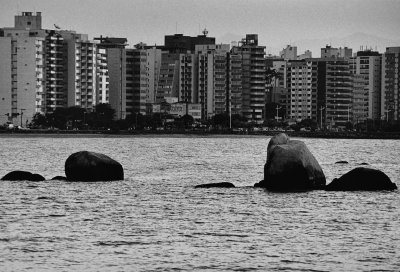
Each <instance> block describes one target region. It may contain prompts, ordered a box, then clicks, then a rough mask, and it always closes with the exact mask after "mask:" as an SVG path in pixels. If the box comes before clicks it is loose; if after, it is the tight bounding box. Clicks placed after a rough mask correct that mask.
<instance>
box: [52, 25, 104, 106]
mask: <svg viewBox="0 0 400 272" xmlns="http://www.w3.org/2000/svg"><path fill="white" fill-rule="evenodd" d="M59 33H60V35H61V36H62V37H63V39H64V43H65V46H66V57H67V77H66V89H67V97H68V99H67V106H68V107H72V106H78V107H81V108H84V109H86V110H89V111H92V110H93V109H94V106H95V104H96V100H97V93H96V86H97V83H96V79H97V78H96V57H97V54H96V51H97V50H96V44H95V42H94V41H91V40H89V39H88V35H87V34H78V33H76V32H75V31H59Z"/></svg>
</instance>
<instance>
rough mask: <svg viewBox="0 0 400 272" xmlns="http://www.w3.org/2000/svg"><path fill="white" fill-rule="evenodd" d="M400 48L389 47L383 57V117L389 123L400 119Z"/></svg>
mask: <svg viewBox="0 0 400 272" xmlns="http://www.w3.org/2000/svg"><path fill="white" fill-rule="evenodd" d="M399 63H400V47H387V48H386V51H385V53H384V54H383V55H382V95H381V115H382V116H384V118H386V120H389V121H398V120H399V119H400V110H399V100H400V91H399V88H400V81H399V78H400V67H399Z"/></svg>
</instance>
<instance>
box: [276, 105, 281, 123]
mask: <svg viewBox="0 0 400 272" xmlns="http://www.w3.org/2000/svg"><path fill="white" fill-rule="evenodd" d="M280 109H282V107H279V106H278V105H277V106H276V121H277V122H278V121H279V110H280Z"/></svg>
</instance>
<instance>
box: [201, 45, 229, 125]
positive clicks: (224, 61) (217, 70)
mask: <svg viewBox="0 0 400 272" xmlns="http://www.w3.org/2000/svg"><path fill="white" fill-rule="evenodd" d="M229 50H230V46H229V44H219V45H196V50H195V52H196V56H197V58H198V62H197V63H198V69H197V71H198V77H197V79H198V80H197V85H198V87H197V88H198V103H200V105H201V108H202V118H203V119H206V118H209V117H211V116H213V115H215V114H221V113H225V112H228V110H229V109H228V107H229V81H228V79H229V60H228V54H229Z"/></svg>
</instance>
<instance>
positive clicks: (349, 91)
mask: <svg viewBox="0 0 400 272" xmlns="http://www.w3.org/2000/svg"><path fill="white" fill-rule="evenodd" d="M312 61H313V62H315V63H316V69H317V73H316V80H317V82H316V83H317V109H318V111H319V113H318V116H317V118H318V123H322V124H323V125H324V126H328V127H333V126H341V127H344V126H345V125H346V123H347V122H350V121H351V120H352V119H353V115H352V101H353V83H352V77H351V73H350V64H349V60H345V59H335V58H333V59H313V60H312ZM321 112H322V114H321ZM321 116H322V120H321V119H320V117H321Z"/></svg>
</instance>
